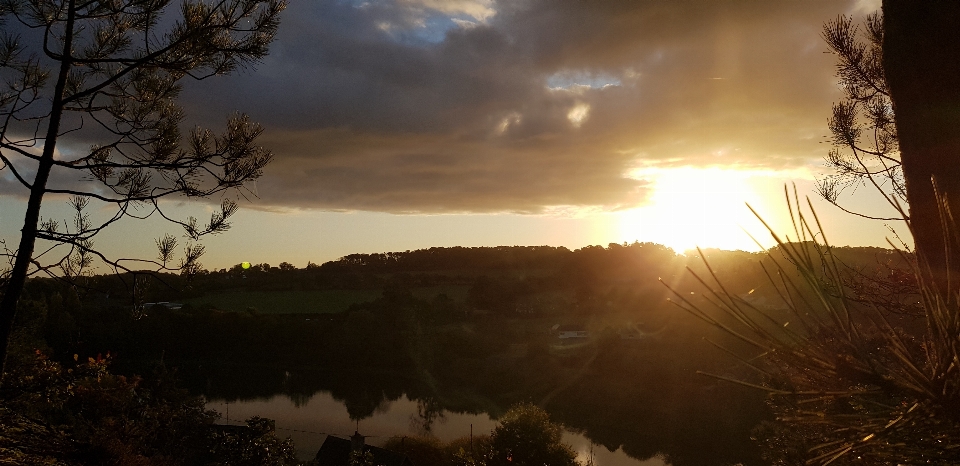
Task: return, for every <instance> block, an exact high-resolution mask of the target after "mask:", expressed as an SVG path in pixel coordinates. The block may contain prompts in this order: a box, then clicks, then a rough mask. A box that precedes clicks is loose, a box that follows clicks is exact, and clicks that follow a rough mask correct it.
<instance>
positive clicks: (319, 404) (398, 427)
mask: <svg viewBox="0 0 960 466" xmlns="http://www.w3.org/2000/svg"><path fill="white" fill-rule="evenodd" d="M207 408H209V409H215V410H217V411H218V412H219V413H220V414H221V415H222V416H223V418H222V419H221V421H220V422H222V423H225V424H242V423H243V420H244V419H247V418H250V417H252V416H260V417H266V418H270V419H273V420H275V421H276V426H277V434H278V435H279V436H280V437H287V436H289V437H290V438H291V439H293V441H294V444H295V445H296V448H297V456H298V457H299V458H300V459H301V460H309V459H313V457H314V455H316V452H317V450H318V449H319V448H320V445H322V444H323V441H324V439H326V437H327V435H335V436H338V437H344V438H346V437H348V436H350V435H351V434H353V433H354V431H355V430H358V429H359V432H360V433H361V434H363V435H365V436H367V442H368V443H370V444H372V445H382V444H383V443H384V442H385V441H386V440H387V439H389V438H390V437H392V436H405V435H406V436H413V435H423V434H424V433H425V431H426V430H427V429H429V434H430V435H434V436H436V437H437V438H439V439H440V440H443V441H445V442H449V441H451V440H454V439H456V438H460V437H465V436H469V435H470V432H471V427H472V430H473V433H474V434H476V435H483V434H489V433H490V431H491V430H493V428H494V427H495V426H496V424H497V422H496V421H495V420H493V419H491V418H490V417H489V416H488V415H486V414H467V413H454V412H450V411H446V410H443V411H441V412H440V413H439V416H436V417H434V418H433V419H434V420H433V422H424V420H423V418H422V416H421V414H420V411H421V410H419V409H418V403H417V402H416V401H413V400H410V399H409V398H407V396H406V395H404V396H402V397H401V398H400V399H397V400H394V401H387V402H384V403H382V404H381V405H380V406H379V407H378V408H377V409H376V410H375V411H374V413H373V415H371V416H369V417H367V418H364V419H362V420H360V421H359V423H358V422H357V421H354V420H351V419H350V415H349V414H348V412H347V408H346V405H344V403H342V402H340V401H337V400H336V399H334V397H333V396H332V395H331V394H330V392H326V391H321V392H317V393H315V394H314V395H313V396H311V397H310V398H309V399H306V400H300V401H299V402H296V403H295V402H294V401H293V400H292V399H291V398H290V397H287V396H285V395H275V396H272V397H270V398H262V399H252V400H237V401H229V402H228V401H225V400H216V399H214V400H210V401H209V402H208V403H207ZM425 424H426V425H425ZM564 441H565V442H566V443H568V444H569V445H571V446H573V448H574V450H576V451H577V453H578V455H579V459H580V460H581V461H582V462H584V463H585V462H586V461H587V460H588V459H589V458H590V457H591V455H592V458H593V463H594V464H595V465H597V466H665V465H666V464H667V463H665V462H664V461H663V460H662V459H660V458H659V457H656V456H655V457H653V458H650V459H647V460H638V459H636V458H632V457H630V456H628V455H627V454H626V453H624V452H623V450H622V449H617V450H616V451H610V450H608V449H606V448H604V447H602V446H599V445H594V444H593V443H592V442H591V441H590V440H589V439H587V438H586V437H584V436H583V435H581V434H579V433H576V432H570V431H568V432H567V433H566V434H565V435H564Z"/></svg>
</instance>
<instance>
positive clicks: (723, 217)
mask: <svg viewBox="0 0 960 466" xmlns="http://www.w3.org/2000/svg"><path fill="white" fill-rule="evenodd" d="M637 177H638V178H643V179H647V180H650V181H651V182H653V184H654V188H653V195H652V196H651V198H650V203H649V204H648V205H646V206H643V207H639V208H636V209H631V210H628V211H625V212H622V213H621V214H620V215H619V217H620V222H619V223H620V236H621V240H622V241H626V242H632V241H640V242H654V243H660V244H663V245H665V246H668V247H670V248H673V250H675V251H677V252H678V253H683V252H685V251H687V250H690V249H694V248H696V247H698V246H699V247H701V248H720V249H741V250H746V251H757V250H759V249H761V247H760V246H758V245H757V244H756V243H755V242H754V240H753V239H751V238H750V236H749V235H748V234H747V233H745V232H744V228H747V227H752V226H755V225H756V224H757V223H758V221H757V219H756V217H755V216H754V215H753V214H752V213H751V212H750V210H749V209H748V208H747V207H746V203H749V204H750V205H751V206H752V207H754V208H758V207H759V208H762V207H765V206H766V205H767V204H768V203H769V202H770V201H771V197H773V198H774V199H772V200H773V202H775V203H776V202H780V200H781V199H783V194H782V193H783V179H784V178H783V175H780V176H776V175H773V176H771V174H770V173H769V172H760V171H750V170H737V169H729V168H726V169H725V168H696V167H682V168H671V169H653V170H643V171H642V172H640V173H638V174H637Z"/></svg>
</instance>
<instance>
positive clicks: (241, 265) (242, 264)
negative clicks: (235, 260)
mask: <svg viewBox="0 0 960 466" xmlns="http://www.w3.org/2000/svg"><path fill="white" fill-rule="evenodd" d="M240 267H243V268H244V269H249V268H250V263H249V262H246V261H244V262H241V263H240Z"/></svg>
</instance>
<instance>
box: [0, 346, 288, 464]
mask: <svg viewBox="0 0 960 466" xmlns="http://www.w3.org/2000/svg"><path fill="white" fill-rule="evenodd" d="M110 361H111V358H110V356H109V355H107V356H105V357H103V356H97V357H96V358H88V359H87V360H86V361H82V360H79V358H77V362H76V363H75V364H73V365H71V367H68V368H64V367H63V366H62V365H60V364H59V363H56V362H54V361H51V360H50V359H49V358H47V357H46V356H45V355H44V354H43V353H41V352H39V351H37V352H36V353H35V354H34V358H33V360H32V361H30V362H29V364H21V365H15V366H13V367H12V370H11V372H10V373H9V374H8V376H9V379H8V383H7V385H6V386H5V387H4V390H3V397H2V399H0V423H2V425H0V462H5V461H7V462H13V463H16V464H32V463H36V464H124V465H128V464H129V465H201V464H203V465H206V464H225V465H226V464H231V465H232V464H237V465H243V464H248V465H261V464H275V465H285V464H293V463H292V462H293V447H292V444H291V443H290V441H289V440H279V439H277V438H276V437H275V435H274V434H273V432H272V429H268V428H267V426H268V425H269V421H266V420H262V419H251V420H249V421H248V428H247V429H243V430H240V431H238V432H233V433H220V432H217V431H216V430H214V429H213V421H214V420H215V419H216V418H217V417H218V415H217V414H216V413H215V412H213V411H208V410H206V409H205V408H204V402H203V400H202V399H201V398H198V397H194V396H191V395H189V394H188V393H187V392H186V391H185V390H182V389H180V388H177V387H176V385H175V382H174V378H173V376H172V374H170V373H168V372H166V371H164V370H163V369H158V372H156V373H155V374H154V375H153V376H151V377H147V378H141V377H125V376H122V375H115V374H113V373H111V371H110V370H109V365H110Z"/></svg>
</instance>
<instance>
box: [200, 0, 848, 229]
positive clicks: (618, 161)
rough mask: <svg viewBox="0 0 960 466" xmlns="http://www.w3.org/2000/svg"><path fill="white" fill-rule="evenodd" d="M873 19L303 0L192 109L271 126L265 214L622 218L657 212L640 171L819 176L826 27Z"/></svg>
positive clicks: (827, 13)
mask: <svg viewBox="0 0 960 466" xmlns="http://www.w3.org/2000/svg"><path fill="white" fill-rule="evenodd" d="M862 4H863V2H862V1H850V2H846V3H838V2H835V1H809V2H735V1H714V0H701V1H688V2H636V1H632V0H631V1H626V0H624V1H603V0H597V1H588V2H586V1H581V0H509V1H507V0H504V1H501V2H492V1H483V0H462V1H439V0H395V1H380V2H374V1H370V2H346V1H318V2H294V3H292V4H291V5H290V7H289V9H288V11H287V12H286V13H285V15H284V17H283V23H282V25H281V31H280V34H279V37H278V40H277V42H276V43H275V44H274V45H273V46H272V48H271V55H270V56H269V57H267V58H266V59H265V60H264V61H263V62H262V63H261V64H259V65H258V66H257V68H256V69H255V70H249V71H246V72H243V73H240V74H237V75H233V76H229V77H225V78H217V79H213V80H209V81H204V82H201V83H197V84H191V85H189V86H188V88H187V89H186V91H185V93H184V99H183V101H184V103H185V105H186V106H187V107H188V109H187V110H188V115H190V116H191V118H193V119H194V120H193V121H195V122H197V123H201V124H210V125H212V126H214V127H218V126H221V125H222V123H221V122H222V121H224V117H225V115H227V114H229V113H230V112H232V111H235V110H242V111H245V112H247V113H250V114H251V115H252V116H253V118H254V119H255V120H257V121H259V122H261V123H262V124H264V126H265V127H266V129H267V131H266V133H265V135H264V140H263V142H264V144H265V145H267V146H268V147H270V148H271V149H273V150H274V152H275V153H276V160H275V162H274V163H273V164H272V165H271V166H269V167H268V168H267V170H266V174H265V176H264V178H263V179H262V180H261V181H260V182H259V183H258V193H259V195H260V197H261V199H262V201H261V203H262V204H264V205H269V206H281V207H282V206H296V207H304V208H320V209H333V210H351V209H357V210H371V211H384V212H495V211H511V212H544V211H549V210H551V209H555V208H557V207H558V206H582V207H592V208H601V209H618V208H625V207H629V206H635V205H640V204H642V203H643V202H645V201H646V199H647V196H648V192H647V187H646V186H645V185H644V184H643V183H642V182H640V181H637V180H634V179H632V178H630V176H629V174H630V173H631V171H632V170H634V169H635V168H636V167H637V166H640V165H650V164H654V165H660V166H667V165H704V164H709V165H728V166H750V167H755V168H762V169H791V168H796V167H799V166H805V165H809V164H810V163H816V161H818V160H819V159H820V158H821V157H822V155H823V153H824V152H825V148H824V147H823V146H822V145H818V142H819V141H820V140H821V137H822V136H823V135H824V134H826V132H827V129H826V119H827V117H828V115H829V111H830V110H829V108H830V103H831V102H832V101H835V100H837V99H839V92H838V89H837V85H836V79H835V78H834V77H833V67H834V61H833V60H834V59H833V57H832V56H831V55H829V54H825V53H823V52H825V51H826V50H827V47H826V46H825V45H824V44H823V42H822V39H821V38H820V31H821V29H822V25H823V22H824V21H827V20H829V19H832V18H835V17H836V16H837V14H838V13H844V12H849V11H859V10H857V8H859V6H860V5H862ZM467 23H469V25H468V26H464V25H466V24H467Z"/></svg>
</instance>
